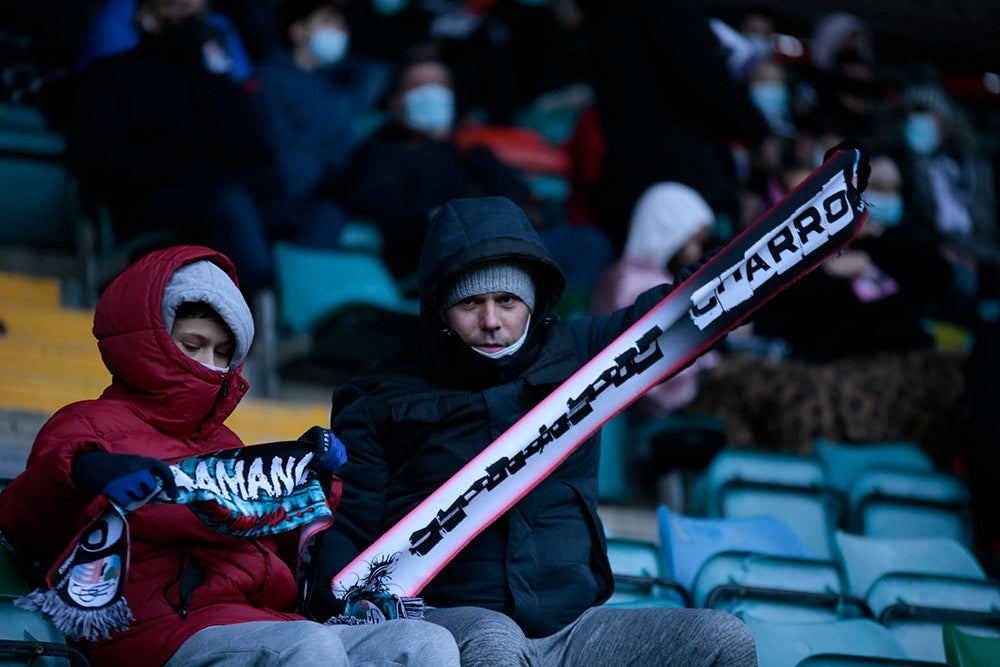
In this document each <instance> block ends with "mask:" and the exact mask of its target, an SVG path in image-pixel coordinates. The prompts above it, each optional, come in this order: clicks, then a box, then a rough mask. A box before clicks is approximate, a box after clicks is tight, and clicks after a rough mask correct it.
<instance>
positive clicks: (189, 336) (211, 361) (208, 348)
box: [170, 317, 236, 369]
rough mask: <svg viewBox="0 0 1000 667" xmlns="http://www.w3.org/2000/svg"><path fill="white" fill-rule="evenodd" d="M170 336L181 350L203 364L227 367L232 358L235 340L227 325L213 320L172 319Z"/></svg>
mask: <svg viewBox="0 0 1000 667" xmlns="http://www.w3.org/2000/svg"><path fill="white" fill-rule="evenodd" d="M170 337H171V338H173V339H174V342H175V343H177V347H178V348H180V350H181V352H183V353H184V354H186V355H187V356H189V357H191V358H192V359H194V360H195V361H197V362H199V363H201V364H203V365H205V366H211V367H213V368H218V369H227V368H229V363H230V362H231V361H232V360H233V351H234V349H235V347H236V340H235V338H234V337H233V334H232V332H230V331H229V329H228V327H226V326H224V325H222V324H219V323H218V322H216V321H214V320H209V319H205V318H201V317H185V318H179V319H177V320H174V327H173V329H171V331H170Z"/></svg>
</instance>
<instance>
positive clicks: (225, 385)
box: [222, 375, 229, 398]
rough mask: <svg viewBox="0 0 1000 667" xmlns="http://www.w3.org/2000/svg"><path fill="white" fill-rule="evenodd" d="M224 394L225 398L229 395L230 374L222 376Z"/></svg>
mask: <svg viewBox="0 0 1000 667" xmlns="http://www.w3.org/2000/svg"><path fill="white" fill-rule="evenodd" d="M222 396H223V398H224V397H226V396H229V376H228V375H223V376H222Z"/></svg>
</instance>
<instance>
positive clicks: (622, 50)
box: [581, 0, 771, 249]
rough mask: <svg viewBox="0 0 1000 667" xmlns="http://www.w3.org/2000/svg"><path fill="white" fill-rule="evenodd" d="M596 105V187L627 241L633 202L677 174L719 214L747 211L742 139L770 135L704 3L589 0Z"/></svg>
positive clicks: (607, 224)
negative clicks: (741, 202) (600, 138)
mask: <svg viewBox="0 0 1000 667" xmlns="http://www.w3.org/2000/svg"><path fill="white" fill-rule="evenodd" d="M581 6H582V7H583V8H584V9H585V24H586V25H587V26H588V34H589V35H590V49H591V53H592V61H593V65H592V67H593V86H594V92H595V95H596V108H597V114H598V117H599V120H600V124H601V129H602V131H603V133H604V139H605V146H606V148H605V150H606V152H605V156H604V163H603V165H602V171H601V175H600V178H599V180H598V183H597V184H596V186H595V188H596V189H595V192H594V194H593V206H594V209H595V215H596V218H597V222H598V224H599V225H600V226H601V227H603V228H604V229H605V230H606V231H607V232H608V234H609V235H610V236H611V238H612V240H613V241H614V242H615V243H616V247H617V248H619V249H620V248H621V247H622V245H623V244H624V240H625V235H626V232H627V225H628V220H629V219H630V217H631V213H632V207H633V206H634V205H635V202H636V200H637V199H638V198H639V196H640V195H641V194H642V193H643V192H645V191H646V189H647V188H648V187H649V186H651V185H653V184H654V183H660V182H663V181H677V182H679V183H683V184H684V185H687V186H688V187H691V188H693V189H694V190H695V191H696V192H698V194H700V195H701V196H702V197H704V198H705V200H706V201H707V202H708V204H709V206H711V207H712V210H713V211H715V213H716V215H718V216H725V217H727V218H728V219H729V220H730V221H735V220H736V219H737V217H738V213H737V211H738V198H737V193H738V190H739V187H738V186H739V183H738V181H737V174H736V169H735V166H734V162H733V157H732V144H733V143H742V144H743V145H744V146H745V147H747V148H749V149H751V150H754V149H756V148H757V147H758V146H759V145H760V144H761V142H763V141H764V140H765V139H767V138H768V137H769V136H771V135H769V131H768V126H767V121H766V120H765V119H764V117H763V116H762V115H761V114H760V112H759V111H757V109H756V108H755V107H754V105H753V103H752V102H751V100H750V96H749V92H748V90H747V86H746V83H745V82H742V81H738V80H737V79H736V78H735V77H734V76H733V75H732V74H731V73H730V70H729V68H728V65H727V63H726V58H725V54H724V52H723V49H722V46H721V45H720V43H719V40H718V39H717V38H716V36H715V35H714V34H713V32H712V29H711V27H710V24H709V22H708V16H707V15H706V14H705V12H704V9H703V8H702V7H701V3H698V2H696V1H695V0H681V1H676V2H661V1H660V0H614V1H611V0H586V2H581Z"/></svg>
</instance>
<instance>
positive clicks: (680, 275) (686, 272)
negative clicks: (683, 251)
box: [674, 245, 725, 288]
mask: <svg viewBox="0 0 1000 667" xmlns="http://www.w3.org/2000/svg"><path fill="white" fill-rule="evenodd" d="M724 247H725V246H721V245H720V246H715V247H714V248H712V249H711V250H709V251H708V252H706V253H705V254H703V255H702V256H701V257H700V258H698V261H697V262H695V263H694V264H688V265H687V266H685V267H684V268H683V269H681V270H680V271H678V272H677V275H676V276H674V287H675V288H676V287H677V286H678V285H680V284H681V283H682V282H684V281H685V280H687V279H688V278H690V277H691V276H693V275H694V274H695V272H696V271H697V270H698V269H700V268H701V267H703V266H705V265H706V264H708V260H710V259H712V258H713V257H715V256H716V255H717V254H719V252H720V251H721V250H722V249H723V248H724Z"/></svg>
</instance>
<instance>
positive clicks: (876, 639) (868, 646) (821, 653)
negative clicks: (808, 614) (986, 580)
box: [740, 614, 941, 667]
mask: <svg viewBox="0 0 1000 667" xmlns="http://www.w3.org/2000/svg"><path fill="white" fill-rule="evenodd" d="M740 618H741V619H742V620H743V622H744V623H746V625H747V627H748V628H749V629H750V633H751V634H752V635H753V638H754V641H755V642H756V644H757V661H758V665H759V667H835V666H836V667H840V666H846V665H851V666H854V667H863V666H866V667H892V666H894V665H895V666H899V667H930V666H931V665H935V666H940V664H941V663H934V662H926V661H919V660H914V659H913V658H911V657H910V656H909V655H907V653H906V650H905V649H904V648H903V647H902V646H901V645H900V644H899V642H898V641H896V640H895V638H894V637H893V636H892V634H891V633H890V632H889V631H888V630H886V629H885V628H884V627H883V626H881V625H879V624H878V623H876V622H875V621H873V620H871V619H867V618H853V619H843V620H835V621H821V622H794V621H774V620H767V619H762V618H757V617H755V616H753V615H751V614H741V615H740Z"/></svg>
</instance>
